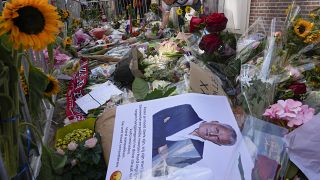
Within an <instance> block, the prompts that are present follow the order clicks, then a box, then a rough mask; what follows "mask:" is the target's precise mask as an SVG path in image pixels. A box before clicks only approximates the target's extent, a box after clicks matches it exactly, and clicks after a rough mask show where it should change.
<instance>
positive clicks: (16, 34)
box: [0, 0, 62, 50]
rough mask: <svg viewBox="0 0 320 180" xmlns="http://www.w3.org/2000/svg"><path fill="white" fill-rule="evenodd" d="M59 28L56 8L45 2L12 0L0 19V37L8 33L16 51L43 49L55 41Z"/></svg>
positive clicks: (43, 0)
mask: <svg viewBox="0 0 320 180" xmlns="http://www.w3.org/2000/svg"><path fill="white" fill-rule="evenodd" d="M61 26H62V23H61V22H60V21H59V16H58V13H57V12H56V7H54V6H52V5H50V4H48V1H45V0H12V1H11V2H7V3H6V4H5V8H4V9H3V11H2V15H1V17H0V35H3V34H4V33H7V32H9V33H10V40H11V42H12V43H13V46H14V48H16V49H18V48H20V47H22V48H24V49H28V48H33V49H35V50H40V49H43V48H44V47H46V46H47V45H48V44H50V43H52V42H54V41H55V38H56V35H57V34H58V33H59V27H61Z"/></svg>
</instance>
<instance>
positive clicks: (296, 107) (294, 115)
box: [263, 99, 315, 127]
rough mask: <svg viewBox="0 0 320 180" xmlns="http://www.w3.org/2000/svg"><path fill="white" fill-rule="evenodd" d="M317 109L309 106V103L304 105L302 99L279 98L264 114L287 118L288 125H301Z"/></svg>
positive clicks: (281, 118) (273, 117)
mask: <svg viewBox="0 0 320 180" xmlns="http://www.w3.org/2000/svg"><path fill="white" fill-rule="evenodd" d="M314 113H315V110H314V109H313V108H309V106H308V105H303V104H302V103H301V102H300V101H295V100H292V99H287V100H279V101H278V102H277V103H276V104H273V105H271V106H270V108H268V109H266V110H265V112H264V114H263V116H266V117H268V118H270V119H274V120H285V121H288V122H287V126H289V127H294V126H300V125H302V124H304V123H306V122H308V121H309V120H311V119H312V118H313V116H314Z"/></svg>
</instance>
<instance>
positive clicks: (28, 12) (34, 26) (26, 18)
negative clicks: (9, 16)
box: [13, 6, 45, 34]
mask: <svg viewBox="0 0 320 180" xmlns="http://www.w3.org/2000/svg"><path fill="white" fill-rule="evenodd" d="M17 12H18V14H19V16H18V17H17V18H14V19H13V23H14V25H15V26H17V27H18V28H19V31H21V32H24V33H26V34H39V33H40V32H42V31H43V29H44V26H45V19H44V16H43V14H42V13H41V12H40V11H39V10H38V9H37V8H35V7H32V6H25V7H22V8H20V9H19V10H18V11H17Z"/></svg>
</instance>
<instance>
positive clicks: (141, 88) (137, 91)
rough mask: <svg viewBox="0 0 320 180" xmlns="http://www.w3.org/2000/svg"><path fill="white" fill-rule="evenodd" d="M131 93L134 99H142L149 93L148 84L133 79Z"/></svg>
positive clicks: (138, 79)
mask: <svg viewBox="0 0 320 180" xmlns="http://www.w3.org/2000/svg"><path fill="white" fill-rule="evenodd" d="M132 92H133V95H134V97H135V98H136V99H138V100H142V99H144V97H145V96H146V95H147V94H148V92H149V85H148V82H147V81H145V80H143V79H141V78H135V79H134V81H133V83H132Z"/></svg>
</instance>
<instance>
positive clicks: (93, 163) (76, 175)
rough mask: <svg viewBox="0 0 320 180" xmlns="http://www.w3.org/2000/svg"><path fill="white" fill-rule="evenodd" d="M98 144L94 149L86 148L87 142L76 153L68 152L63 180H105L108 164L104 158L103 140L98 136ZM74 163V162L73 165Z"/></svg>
mask: <svg viewBox="0 0 320 180" xmlns="http://www.w3.org/2000/svg"><path fill="white" fill-rule="evenodd" d="M96 138H97V140H98V141H97V144H96V146H95V147H94V148H87V147H85V146H84V145H85V142H82V143H80V144H79V146H78V148H77V149H76V150H75V151H66V156H67V157H68V160H67V163H66V165H65V167H64V173H63V174H62V177H63V179H66V180H67V179H68V180H70V179H74V180H78V179H86V180H102V179H104V178H105V173H106V169H107V168H106V164H105V162H104V159H103V157H102V147H101V144H100V142H101V139H100V136H99V135H98V134H96ZM72 161H74V162H73V163H75V164H72Z"/></svg>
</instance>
